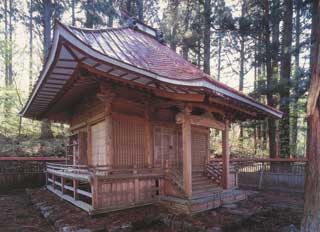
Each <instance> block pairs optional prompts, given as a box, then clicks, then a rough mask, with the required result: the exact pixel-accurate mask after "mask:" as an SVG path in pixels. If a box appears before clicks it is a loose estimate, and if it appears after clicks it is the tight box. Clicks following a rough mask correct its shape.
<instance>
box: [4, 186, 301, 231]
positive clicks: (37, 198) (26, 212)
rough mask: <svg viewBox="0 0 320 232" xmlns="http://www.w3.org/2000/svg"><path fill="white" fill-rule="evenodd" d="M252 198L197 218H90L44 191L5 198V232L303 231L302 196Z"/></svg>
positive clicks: (149, 209) (131, 213)
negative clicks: (300, 228)
mask: <svg viewBox="0 0 320 232" xmlns="http://www.w3.org/2000/svg"><path fill="white" fill-rule="evenodd" d="M249 193H250V197H249V199H248V200H246V201H242V202H239V203H237V204H229V205H225V206H223V207H220V208H219V209H216V210H212V211H209V212H205V213H201V214H198V215H196V216H193V217H189V216H186V215H176V214H174V213H172V212H169V211H168V210H166V209H165V208H163V207H161V206H155V205H153V206H145V207H140V208H135V209H129V210H124V211H119V212H113V213H108V214H104V215H100V216H96V217H90V216H88V215H87V214H86V213H85V212H83V211H82V210H80V209H78V208H76V207H74V206H73V205H71V204H69V203H67V202H65V201H63V200H61V199H59V198H58V197H57V196H55V195H54V194H52V193H51V192H49V191H47V190H45V189H43V188H42V189H35V190H29V191H27V192H25V191H18V192H11V193H7V194H0V209H1V210H0V232H2V231H3V232H5V231H8V232H11V231H19V232H20V231H23V232H24V231H28V232H29V231H47V232H50V231H65V232H73V231H77V232H90V231H95V232H103V231H108V232H118V231H164V232H166V231H168V232H169V231H207V232H219V231H226V232H247V231H248V232H251V231H258V232H259V231H263V232H291V231H293V232H295V231H297V230H295V228H299V224H300V221H301V217H302V209H303V199H302V195H301V194H300V195H299V194H288V193H277V192H260V193H257V192H249Z"/></svg>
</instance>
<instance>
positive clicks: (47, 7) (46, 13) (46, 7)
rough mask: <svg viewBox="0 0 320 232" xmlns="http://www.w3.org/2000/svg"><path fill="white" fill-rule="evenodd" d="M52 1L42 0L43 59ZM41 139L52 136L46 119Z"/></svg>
mask: <svg viewBox="0 0 320 232" xmlns="http://www.w3.org/2000/svg"><path fill="white" fill-rule="evenodd" d="M52 12H53V9H52V2H51V0H43V57H44V59H43V60H44V61H45V59H46V57H47V56H48V53H49V48H50V43H51V16H52ZM40 137H41V138H42V139H48V138H52V137H53V133H52V130H51V123H50V122H48V121H47V120H43V121H42V122H41V135H40Z"/></svg>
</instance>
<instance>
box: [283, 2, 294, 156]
mask: <svg viewBox="0 0 320 232" xmlns="http://www.w3.org/2000/svg"><path fill="white" fill-rule="evenodd" d="M292 13H293V1H292V0H284V2H283V29H282V50H281V72H280V75H281V91H280V110H281V111H282V112H283V118H282V119H281V120H280V156H281V157H290V120H289V119H290V104H289V102H290V75H291V43H292Z"/></svg>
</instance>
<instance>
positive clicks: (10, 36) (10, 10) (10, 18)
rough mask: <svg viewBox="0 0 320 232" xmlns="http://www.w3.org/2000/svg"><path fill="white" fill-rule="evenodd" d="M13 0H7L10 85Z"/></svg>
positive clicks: (11, 82)
mask: <svg viewBox="0 0 320 232" xmlns="http://www.w3.org/2000/svg"><path fill="white" fill-rule="evenodd" d="M12 3H13V0H9V50H8V51H7V52H8V53H9V54H8V59H9V60H8V81H9V82H8V84H9V85H10V86H11V85H12V84H13V71H12V53H13V51H12V43H13V41H12V31H13V26H12V18H13V5H12Z"/></svg>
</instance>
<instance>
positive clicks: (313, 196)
mask: <svg viewBox="0 0 320 232" xmlns="http://www.w3.org/2000/svg"><path fill="white" fill-rule="evenodd" d="M312 16H313V17H312V33H311V47H312V49H311V59H312V78H311V83H310V88H309V96H308V104H307V117H308V137H307V140H308V141H307V158H308V163H307V169H306V184H305V191H304V213H303V219H302V223H301V232H314V231H320V220H319V217H320V212H319V209H320V198H319V192H320V185H319V181H320V168H319V167H320V159H319V158H320V143H319V140H320V105H319V93H320V58H319V56H320V27H319V25H320V1H319V0H314V1H313V15H312Z"/></svg>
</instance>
